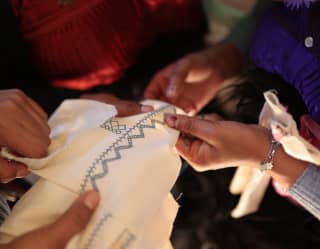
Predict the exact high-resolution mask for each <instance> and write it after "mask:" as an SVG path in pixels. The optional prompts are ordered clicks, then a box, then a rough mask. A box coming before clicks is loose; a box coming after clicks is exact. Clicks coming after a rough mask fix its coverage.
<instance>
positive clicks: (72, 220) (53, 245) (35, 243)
mask: <svg viewBox="0 0 320 249" xmlns="http://www.w3.org/2000/svg"><path fill="white" fill-rule="evenodd" d="M99 199H100V198H99V195H98V193H97V192H95V191H88V192H86V193H83V194H82V195H81V196H80V197H79V198H78V199H77V200H76V201H75V202H74V203H73V204H72V205H71V207H70V208H69V209H68V210H67V211H66V212H65V213H64V214H63V215H62V216H61V217H60V218H59V219H58V220H57V221H56V222H54V223H53V224H51V225H48V226H45V227H42V228H40V229H37V230H34V231H31V232H29V233H27V234H25V235H23V236H21V237H19V238H17V239H16V240H14V241H12V242H11V243H9V244H7V245H5V247H4V248H7V249H33V248H46V249H64V248H65V247H66V245H67V243H68V242H69V240H70V239H71V238H72V237H73V236H74V235H76V234H77V233H79V232H81V231H82V230H83V229H84V228H85V227H86V225H87V224H88V222H89V220H90V218H91V216H92V215H93V213H94V210H95V209H96V208H97V206H98V203H99ZM0 248H1V249H2V247H1V246H0Z"/></svg>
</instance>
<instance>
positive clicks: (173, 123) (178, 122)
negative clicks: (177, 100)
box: [166, 114, 215, 143]
mask: <svg viewBox="0 0 320 249" xmlns="http://www.w3.org/2000/svg"><path fill="white" fill-rule="evenodd" d="M166 123H167V125H168V126H169V127H171V128H174V129H176V130H179V131H180V132H182V133H186V134H188V135H192V136H195V137H197V138H200V139H201V140H203V141H205V142H207V143H212V139H211V137H212V134H213V132H214V128H215V127H214V125H213V123H212V122H209V121H206V120H200V119H198V118H196V117H188V116H184V115H173V114H169V115H167V116H166Z"/></svg>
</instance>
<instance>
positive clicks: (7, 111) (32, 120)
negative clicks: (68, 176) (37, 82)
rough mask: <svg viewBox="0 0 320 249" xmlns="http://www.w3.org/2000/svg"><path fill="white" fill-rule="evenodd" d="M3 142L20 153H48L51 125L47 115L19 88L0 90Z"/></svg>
mask: <svg viewBox="0 0 320 249" xmlns="http://www.w3.org/2000/svg"><path fill="white" fill-rule="evenodd" d="M0 114H1V120H0V144H1V145H2V146H6V147H8V148H9V149H10V150H11V151H13V152H16V153H17V154H19V155H21V156H26V157H34V158H40V157H44V156H46V155H47V149H48V146H49V144H50V138H49V133H50V128H49V126H48V123H47V120H46V115H45V114H44V113H43V111H42V110H41V108H40V107H39V106H37V105H36V104H35V103H34V102H33V101H31V99H29V98H28V97H27V96H26V95H25V94H24V93H23V92H21V91H20V90H15V89H14V90H4V91H0Z"/></svg>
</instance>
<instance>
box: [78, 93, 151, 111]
mask: <svg viewBox="0 0 320 249" xmlns="http://www.w3.org/2000/svg"><path fill="white" fill-rule="evenodd" d="M81 98H83V99H92V100H96V101H100V102H103V103H106V104H109V105H114V106H115V107H116V108H117V111H118V117H125V116H131V115H135V114H140V113H144V112H151V111H153V107H152V106H149V105H141V104H139V103H136V102H134V101H128V100H121V99H119V98H118V97H116V96H113V95H111V94H107V93H92V94H83V95H81Z"/></svg>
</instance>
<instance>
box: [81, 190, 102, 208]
mask: <svg viewBox="0 0 320 249" xmlns="http://www.w3.org/2000/svg"><path fill="white" fill-rule="evenodd" d="M99 200H100V197H99V194H98V192H96V191H90V192H88V193H87V195H86V197H85V198H84V200H83V203H84V205H85V206H86V207H87V208H89V209H90V210H94V209H95V208H96V207H97V206H98V203H99Z"/></svg>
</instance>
